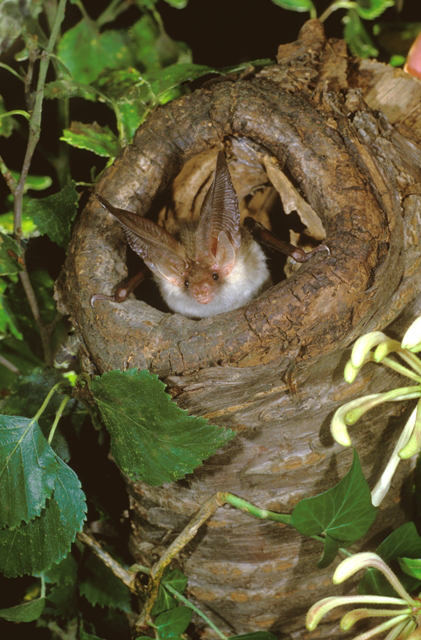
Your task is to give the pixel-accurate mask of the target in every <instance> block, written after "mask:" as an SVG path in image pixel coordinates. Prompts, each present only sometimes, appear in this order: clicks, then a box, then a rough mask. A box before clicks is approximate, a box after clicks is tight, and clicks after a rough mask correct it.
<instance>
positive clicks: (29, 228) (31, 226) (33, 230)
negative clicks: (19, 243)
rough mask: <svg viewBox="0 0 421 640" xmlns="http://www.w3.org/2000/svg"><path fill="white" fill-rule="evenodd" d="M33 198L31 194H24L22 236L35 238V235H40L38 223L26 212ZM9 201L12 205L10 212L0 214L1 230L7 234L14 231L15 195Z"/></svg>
mask: <svg viewBox="0 0 421 640" xmlns="http://www.w3.org/2000/svg"><path fill="white" fill-rule="evenodd" d="M30 199H31V198H29V196H27V195H24V196H23V213H22V225H21V228H22V238H24V239H27V238H33V237H35V236H39V232H38V230H37V227H36V224H35V223H34V221H33V220H32V218H31V217H30V216H28V215H27V213H26V207H27V204H28V202H29V200H30ZM7 203H8V204H9V205H10V209H9V212H8V213H3V214H1V215H0V231H2V232H3V233H7V234H9V235H10V234H12V233H13V227H14V218H15V214H14V212H13V197H10V201H9V198H8V199H7Z"/></svg>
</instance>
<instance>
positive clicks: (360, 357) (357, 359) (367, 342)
mask: <svg viewBox="0 0 421 640" xmlns="http://www.w3.org/2000/svg"><path fill="white" fill-rule="evenodd" d="M383 340H389V338H388V337H387V335H386V334H385V333H383V331H372V332H371V333H366V334H365V335H364V336H361V338H358V340H357V341H356V343H355V344H354V347H353V349H352V353H351V362H352V366H353V367H354V368H355V369H358V368H359V367H361V366H362V365H363V363H364V358H365V357H366V355H367V354H368V353H369V352H370V351H371V349H372V348H373V347H376V346H377V345H378V344H380V343H381V342H383Z"/></svg>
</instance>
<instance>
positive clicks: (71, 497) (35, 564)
mask: <svg viewBox="0 0 421 640" xmlns="http://www.w3.org/2000/svg"><path fill="white" fill-rule="evenodd" d="M56 460H57V462H58V470H57V476H56V482H55V485H54V492H53V495H52V497H51V498H49V499H48V500H47V503H46V507H45V509H44V510H43V511H42V512H41V515H40V516H38V517H36V518H34V519H33V520H31V521H30V522H28V523H23V524H21V525H20V527H18V528H17V529H2V530H0V571H2V572H3V573H4V575H5V576H6V578H16V577H17V576H22V575H23V574H25V573H26V574H30V575H33V574H35V573H40V572H42V571H46V570H48V569H49V568H50V567H51V566H52V564H53V563H54V562H55V563H58V562H60V561H61V560H63V558H64V557H65V556H66V555H67V554H68V552H69V549H70V546H71V544H72V542H73V541H74V539H75V537H76V533H77V532H78V531H81V529H82V525H83V522H84V520H85V512H86V502H85V495H84V493H83V491H82V489H81V486H80V482H79V479H78V477H77V476H76V474H75V472H74V471H73V470H72V469H70V467H68V466H67V465H66V464H65V463H64V462H63V461H62V460H60V458H58V457H56Z"/></svg>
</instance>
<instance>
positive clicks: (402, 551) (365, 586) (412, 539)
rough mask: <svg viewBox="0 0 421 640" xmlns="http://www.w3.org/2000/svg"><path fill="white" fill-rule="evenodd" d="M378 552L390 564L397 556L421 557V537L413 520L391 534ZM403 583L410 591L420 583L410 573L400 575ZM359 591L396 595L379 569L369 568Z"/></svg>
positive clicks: (361, 581) (362, 592)
mask: <svg viewBox="0 0 421 640" xmlns="http://www.w3.org/2000/svg"><path fill="white" fill-rule="evenodd" d="M376 553H377V554H378V555H379V556H380V557H381V558H382V559H383V560H384V561H385V562H387V564H390V563H391V562H392V561H393V560H395V559H396V558H401V557H405V558H420V557H421V538H420V536H419V535H418V533H417V529H416V527H415V524H414V523H413V522H407V523H406V524H404V525H402V526H401V527H399V528H398V529H396V530H395V531H394V532H393V533H391V534H390V536H388V537H387V538H386V539H385V540H383V542H382V543H381V544H380V545H379V546H378V547H377V549H376ZM399 577H400V580H401V582H402V584H403V585H404V586H405V587H406V588H407V589H408V590H410V591H412V590H413V589H416V588H417V586H418V585H419V584H420V581H419V580H415V579H414V578H413V577H410V576H409V575H404V574H403V575H402V576H399ZM358 592H359V593H361V594H378V595H389V596H395V597H396V592H395V590H394V589H393V588H392V587H391V586H390V584H389V582H388V581H387V580H386V578H385V577H384V576H383V574H382V573H380V571H378V570H377V569H369V570H368V571H366V572H365V574H364V576H363V578H362V579H361V580H360V582H359V585H358Z"/></svg>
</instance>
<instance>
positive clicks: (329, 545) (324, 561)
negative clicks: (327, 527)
mask: <svg viewBox="0 0 421 640" xmlns="http://www.w3.org/2000/svg"><path fill="white" fill-rule="evenodd" d="M340 546H341V543H340V542H339V540H334V539H333V538H331V537H330V536H328V535H326V537H325V541H324V547H323V556H322V557H321V558H320V560H319V562H318V563H317V567H318V568H319V569H325V568H326V567H328V566H329V565H330V564H332V562H333V561H334V559H335V558H336V554H337V553H338V551H339V547H340Z"/></svg>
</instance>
